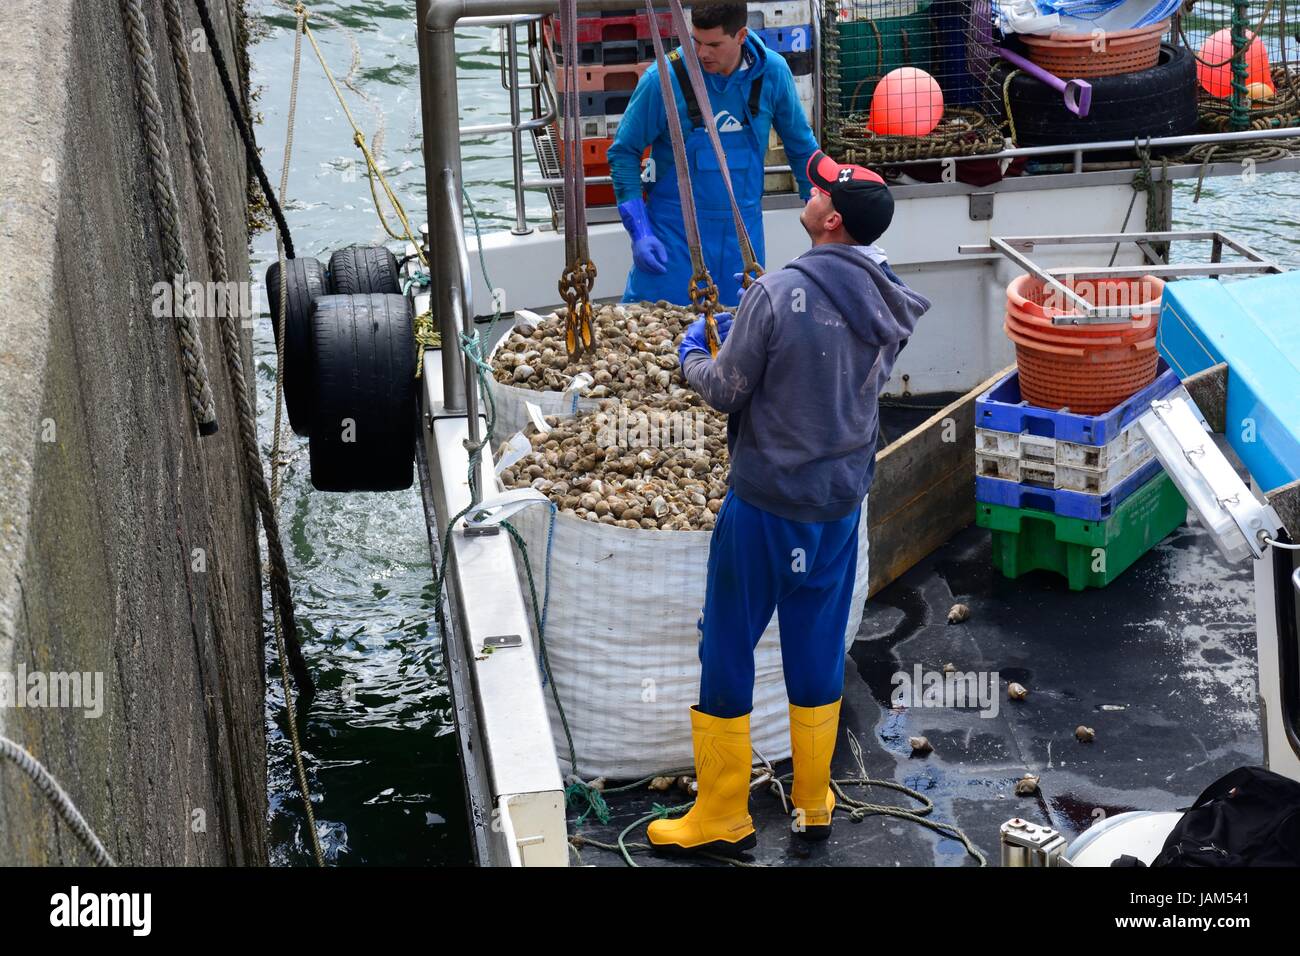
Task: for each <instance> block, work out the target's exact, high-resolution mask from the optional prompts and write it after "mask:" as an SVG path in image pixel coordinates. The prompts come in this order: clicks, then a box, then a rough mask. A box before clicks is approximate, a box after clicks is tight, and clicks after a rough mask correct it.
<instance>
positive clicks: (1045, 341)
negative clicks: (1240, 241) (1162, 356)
mask: <svg viewBox="0 0 1300 956" xmlns="http://www.w3.org/2000/svg"><path fill="white" fill-rule="evenodd" d="M1058 281H1060V282H1061V284H1062V285H1064V286H1065V287H1066V288H1068V289H1070V291H1071V292H1073V293H1074V294H1075V295H1077V296H1079V297H1080V298H1082V299H1084V300H1085V301H1086V302H1088V303H1089V304H1090V305H1093V306H1098V305H1100V306H1128V307H1136V309H1135V314H1136V317H1135V318H1134V319H1132V320H1127V321H1122V322H1108V323H1105V324H1100V325H1054V324H1053V323H1052V316H1053V315H1071V314H1074V315H1077V314H1079V312H1078V309H1077V308H1075V307H1074V305H1073V303H1071V302H1070V301H1069V300H1068V299H1066V298H1065V297H1064V296H1062V295H1061V294H1060V293H1059V292H1058V291H1057V290H1054V289H1052V288H1051V287H1049V286H1048V285H1047V284H1046V283H1045V282H1044V281H1043V280H1042V279H1040V278H1038V277H1036V276H1033V275H1023V276H1021V277H1020V278H1018V279H1016V280H1015V281H1014V282H1012V283H1011V284H1010V285H1009V286H1007V316H1006V324H1005V325H1004V326H1003V328H1004V329H1005V330H1006V333H1007V337H1008V338H1010V339H1011V341H1012V342H1014V343H1015V346H1016V367H1017V369H1018V371H1019V372H1020V395H1021V398H1023V399H1024V400H1025V401H1027V402H1029V403H1030V404H1031V405H1037V406H1039V407H1041V408H1051V409H1059V408H1068V409H1069V410H1070V411H1072V412H1074V413H1076V414H1079V415H1100V414H1103V413H1104V412H1108V411H1110V410H1111V409H1112V408H1114V407H1115V406H1116V405H1118V404H1119V403H1120V402H1122V401H1124V399H1126V398H1128V397H1129V396H1130V395H1132V394H1133V393H1134V392H1136V391H1138V390H1139V389H1141V388H1143V387H1145V386H1147V385H1150V384H1151V383H1152V382H1153V381H1155V377H1156V363H1157V361H1158V359H1159V355H1158V353H1157V352H1156V328H1157V326H1158V324H1159V321H1160V311H1159V310H1160V297H1161V295H1162V293H1163V291H1164V282H1162V281H1161V280H1160V279H1158V278H1156V277H1155V276H1150V275H1148V276H1143V277H1141V278H1140V279H1081V280H1070V279H1060V280H1058Z"/></svg>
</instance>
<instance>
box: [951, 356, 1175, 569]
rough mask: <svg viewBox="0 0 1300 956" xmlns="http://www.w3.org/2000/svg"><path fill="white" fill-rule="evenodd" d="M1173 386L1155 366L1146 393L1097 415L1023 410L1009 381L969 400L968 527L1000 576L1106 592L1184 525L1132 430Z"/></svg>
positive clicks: (1015, 381) (1012, 376)
mask: <svg viewBox="0 0 1300 956" xmlns="http://www.w3.org/2000/svg"><path fill="white" fill-rule="evenodd" d="M1178 387H1179V381H1178V376H1177V375H1176V374H1175V373H1174V372H1173V371H1172V370H1171V369H1170V368H1169V367H1168V366H1167V365H1166V364H1165V363H1164V362H1161V363H1160V366H1159V369H1158V371H1157V375H1156V380H1155V381H1154V382H1153V383H1152V384H1151V385H1148V386H1147V387H1146V388H1144V389H1142V390H1141V391H1139V392H1137V393H1136V394H1134V395H1132V396H1131V397H1129V398H1128V399H1126V400H1125V401H1123V402H1121V403H1120V404H1119V405H1117V406H1115V407H1114V408H1113V409H1111V410H1110V411H1108V412H1106V413H1105V414H1102V415H1076V414H1074V413H1072V412H1069V411H1068V410H1059V411H1052V410H1049V409H1046V408H1039V407H1037V406H1033V405H1030V404H1028V403H1027V402H1025V401H1023V400H1022V399H1021V396H1020V380H1019V374H1018V373H1017V372H1011V373H1009V374H1008V375H1006V376H1004V377H1003V378H1002V379H1000V380H999V381H998V382H997V384H996V385H994V386H993V387H992V388H991V389H989V390H988V391H987V392H985V393H984V394H983V395H981V396H980V397H979V398H978V399H977V400H976V402H975V426H976V427H975V469H976V477H975V498H976V509H975V518H976V523H977V524H979V525H980V526H981V527H985V528H988V529H990V531H991V532H992V536H993V564H994V566H995V567H996V568H997V569H998V570H999V571H1001V572H1002V574H1004V575H1005V576H1007V577H1009V578H1016V577H1019V576H1020V575H1021V574H1024V573H1025V572H1026V571H1033V570H1047V571H1054V572H1056V573H1058V574H1061V575H1063V576H1065V577H1066V578H1067V580H1068V581H1069V586H1070V588H1071V590H1075V591H1080V590H1083V589H1084V588H1087V587H1105V586H1106V585H1107V584H1109V583H1110V582H1111V581H1113V580H1114V579H1115V578H1116V577H1117V576H1118V575H1119V574H1121V573H1122V572H1123V571H1124V570H1125V569H1126V568H1128V567H1129V565H1131V564H1132V563H1133V562H1134V561H1136V560H1137V559H1138V558H1139V557H1141V556H1142V555H1143V554H1145V553H1146V552H1147V551H1148V550H1150V549H1151V548H1152V547H1153V546H1154V545H1155V544H1156V543H1157V542H1159V541H1160V540H1161V539H1163V538H1164V537H1165V536H1166V535H1168V534H1169V533H1170V532H1171V531H1173V530H1174V529H1175V528H1177V527H1178V526H1179V525H1180V524H1182V523H1183V521H1184V520H1185V519H1186V517H1187V505H1186V503H1185V502H1184V501H1183V498H1182V496H1181V495H1180V494H1179V493H1178V488H1177V487H1176V486H1175V485H1174V483H1173V481H1172V479H1170V478H1169V476H1168V475H1166V474H1165V473H1164V471H1163V469H1161V467H1160V462H1159V461H1158V460H1157V459H1156V457H1155V451H1154V449H1152V448H1151V446H1150V445H1149V444H1148V443H1147V442H1146V441H1145V440H1144V439H1143V438H1142V435H1141V433H1140V432H1139V431H1138V430H1137V427H1136V422H1137V419H1138V417H1139V416H1140V415H1141V414H1142V412H1144V411H1145V410H1146V409H1147V408H1148V407H1149V405H1150V403H1151V402H1152V401H1153V400H1155V399H1157V398H1162V397H1164V396H1165V395H1168V394H1169V393H1170V392H1172V391H1173V390H1175V389H1176V388H1178Z"/></svg>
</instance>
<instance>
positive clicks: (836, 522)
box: [649, 152, 930, 853]
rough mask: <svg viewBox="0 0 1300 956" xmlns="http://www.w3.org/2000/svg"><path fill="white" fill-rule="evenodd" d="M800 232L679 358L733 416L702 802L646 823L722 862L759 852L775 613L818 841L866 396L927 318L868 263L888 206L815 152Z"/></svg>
mask: <svg viewBox="0 0 1300 956" xmlns="http://www.w3.org/2000/svg"><path fill="white" fill-rule="evenodd" d="M807 172H808V175H809V176H810V178H811V181H812V184H813V196H812V198H811V199H810V200H809V201H808V204H807V205H806V206H805V207H804V211H803V214H802V215H801V216H800V222H801V223H802V224H803V227H804V229H805V230H806V231H807V232H808V235H809V237H810V238H811V239H812V249H811V250H809V251H808V252H806V253H804V254H803V255H801V256H799V257H798V258H797V259H795V260H794V261H792V262H791V263H790V264H789V265H788V266H786V267H785V268H784V269H781V270H779V271H775V272H768V273H767V274H766V275H764V276H763V277H762V278H760V279H759V280H758V281H757V282H756V283H755V284H754V285H752V286H750V288H749V289H748V290H746V292H745V297H744V299H743V300H742V301H741V304H740V309H739V311H738V312H737V314H736V316H735V319H734V321H733V320H731V319H730V318H729V317H727V316H726V315H725V314H724V315H723V316H722V317H721V318H720V321H719V333H720V334H722V335H723V336H724V339H723V345H722V348H721V349H720V350H719V351H718V355H717V358H716V359H714V358H710V357H709V351H708V347H707V346H706V345H705V338H704V334H705V333H704V320H703V319H702V318H701V319H700V320H699V321H697V322H696V323H694V324H693V325H692V326H691V327H690V328H689V329H688V330H687V333H686V335H685V337H684V338H683V340H682V344H681V347H680V351H679V357H680V359H681V366H682V374H683V375H684V376H685V378H686V380H687V382H688V383H689V384H690V385H691V387H692V388H694V389H695V390H696V391H697V392H698V393H699V394H700V396H701V397H702V398H703V399H704V400H705V401H706V402H708V403H709V404H710V405H711V406H713V407H714V408H716V409H718V410H719V411H721V412H726V413H727V414H728V416H729V417H728V420H727V450H728V452H729V453H730V456H731V474H730V477H729V485H730V487H729V488H728V491H727V496H726V498H725V499H724V500H723V503H722V509H721V511H720V512H719V513H718V520H717V524H716V525H715V526H714V529H713V537H712V538H711V540H710V543H709V562H708V581H707V583H706V585H705V597H704V615H703V618H702V623H701V625H700V627H701V632H702V637H701V641H700V663H701V665H702V673H701V678H700V702H699V704H698V706H696V707H692V708H691V729H692V740H693V743H694V748H695V768H696V774H697V776H698V780H699V796H698V798H697V799H696V801H695V805H694V806H693V807H692V808H691V810H690V812H688V813H687V814H686V815H685V816H682V817H679V818H676V819H671V820H656V821H655V822H653V823H651V824H650V828H649V837H650V842H651V844H652V845H653V846H655V847H656V848H659V849H665V850H701V849H709V850H711V851H714V852H723V853H734V852H737V851H739V850H743V849H748V848H749V847H752V846H753V845H754V844H755V842H756V836H755V833H754V823H753V820H752V819H751V817H750V815H749V779H750V766H751V764H752V762H753V760H752V756H751V753H750V737H749V730H750V728H749V717H750V712H751V711H752V710H753V692H754V647H755V646H756V645H757V643H758V640H759V638H760V636H761V635H762V633H763V631H764V629H765V628H766V627H767V625H768V622H769V621H770V620H771V619H772V614H773V612H774V611H775V612H776V614H777V619H778V622H779V624H780V628H781V660H782V664H783V667H784V671H785V686H786V693H787V696H788V698H789V702H790V738H791V749H792V751H793V755H794V786H793V788H792V790H791V798H792V801H793V803H794V807H795V811H794V814H795V821H794V824H793V829H794V831H795V833H796V834H798V835H800V836H803V837H805V838H807V839H823V838H825V837H826V836H828V835H829V833H830V827H831V814H832V811H833V810H834V808H835V797H834V795H833V794H832V793H831V790H830V764H831V754H832V752H833V751H834V749H835V739H836V735H837V734H836V732H837V728H838V724H839V711H840V698H841V695H842V693H843V686H844V643H845V630H846V628H847V626H848V619H849V612H850V610H851V607H850V605H851V603H852V597H853V586H854V581H855V578H856V574H857V558H858V522H859V520H860V517H861V509H862V505H863V501H864V499H865V498H866V495H867V490H868V489H869V488H870V486H871V479H872V475H873V474H874V472H875V456H876V440H877V430H878V404H877V403H878V399H879V397H880V393H881V391H882V390H883V389H884V387H885V383H886V382H887V381H888V380H889V374H890V371H891V370H892V369H893V366H894V362H895V360H896V359H897V357H898V353H899V352H900V351H901V350H902V348H903V346H904V345H905V344H906V342H907V340H908V338H909V336H911V334H912V331H913V329H914V328H915V326H916V322H917V319H919V318H920V317H921V315H922V314H923V313H924V312H925V311H926V310H927V309H929V307H930V303H929V301H928V300H927V299H925V298H924V297H923V296H921V295H919V294H917V293H915V292H913V291H912V290H911V289H909V288H907V286H906V285H904V284H903V283H902V281H901V280H899V279H898V278H897V277H895V276H893V274H892V273H890V272H889V271H887V269H886V268H884V267H882V265H881V264H880V263H879V262H877V261H876V258H878V257H873V256H870V255H865V254H864V249H863V248H862V247H866V246H869V245H870V244H871V243H873V242H875V241H876V239H877V238H878V237H879V236H880V235H881V234H882V233H883V232H884V231H885V229H886V228H887V227H888V226H889V223H890V220H891V219H892V217H893V213H894V201H893V198H892V197H891V196H890V194H889V190H888V188H887V187H886V186H885V184H884V182H883V181H882V180H881V179H880V177H879V176H877V175H876V174H875V173H873V172H871V171H870V170H867V169H865V168H863V167H861V166H841V165H839V164H838V163H836V162H834V161H833V160H832V159H831V158H830V157H828V156H826V155H825V154H824V153H821V152H818V153H816V154H815V155H814V156H813V157H812V159H811V160H810V161H809V163H808V170H807Z"/></svg>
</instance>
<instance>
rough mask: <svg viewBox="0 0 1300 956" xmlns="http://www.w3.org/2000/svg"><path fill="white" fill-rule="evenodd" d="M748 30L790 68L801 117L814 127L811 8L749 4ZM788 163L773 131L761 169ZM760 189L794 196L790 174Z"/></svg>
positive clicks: (772, 177)
mask: <svg viewBox="0 0 1300 956" xmlns="http://www.w3.org/2000/svg"><path fill="white" fill-rule="evenodd" d="M749 28H750V29H751V30H753V31H754V32H755V33H757V34H758V35H759V37H760V38H761V39H762V41H763V44H764V45H765V46H766V47H767V48H768V49H769V50H771V51H772V52H774V53H779V54H780V55H781V56H782V57H784V59H785V61H786V62H787V63H788V64H790V72H791V73H793V74H794V85H795V87H796V88H797V89H798V90H799V102H800V103H802V104H803V110H804V116H805V117H807V119H808V122H809V123H811V124H814V127H815V125H816V122H817V119H816V117H815V116H814V115H813V108H814V105H815V102H816V100H815V96H814V85H813V84H814V80H813V45H814V43H815V41H816V35H815V34H814V32H813V28H812V7H811V5H810V4H809V2H808V0H801V2H768V3H751V4H749ZM788 163H789V159H788V158H787V156H786V154H785V147H784V146H782V145H781V138H780V137H779V136H777V135H776V130H775V128H774V129H772V131H771V132H770V133H769V134H768V140H767V155H766V156H765V157H764V160H763V165H765V166H784V165H787V164H788ZM763 189H764V191H765V192H769V193H777V192H794V189H795V182H794V176H793V175H792V174H791V173H769V174H768V175H767V176H765V177H764V179H763Z"/></svg>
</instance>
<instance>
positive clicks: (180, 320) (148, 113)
mask: <svg viewBox="0 0 1300 956" xmlns="http://www.w3.org/2000/svg"><path fill="white" fill-rule="evenodd" d="M121 7H122V21H123V26H124V27H125V29H126V39H127V43H128V44H129V45H130V48H131V61H132V63H133V64H134V67H135V69H134V74H135V89H136V104H137V106H138V109H139V113H140V118H141V120H142V121H143V124H144V129H143V133H144V143H145V151H146V153H147V154H148V159H149V172H150V181H149V184H150V188H151V190H152V193H153V200H154V207H155V208H156V209H157V211H158V224H159V234H160V238H161V241H162V252H163V262H164V265H165V267H166V269H167V274H168V277H169V278H170V280H171V281H172V282H173V283H178V284H179V289H180V290H186V289H188V287H189V272H190V270H189V264H188V262H187V261H186V256H185V246H184V244H183V240H182V238H181V224H180V213H179V210H178V207H179V204H178V202H177V200H176V184H175V182H174V181H173V179H172V166H171V152H170V151H169V150H168V148H167V138H166V134H165V133H164V131H163V108H162V101H161V99H160V98H159V96H158V72H157V69H156V67H155V60H154V53H153V44H152V43H151V42H150V40H149V21H148V20H147V19H146V17H145V13H144V6H143V4H142V2H141V0H121ZM173 308H174V311H175V313H176V314H175V318H176V333H177V336H178V337H179V339H180V345H181V367H182V368H183V369H184V373H185V384H186V388H187V389H188V392H189V399H190V411H191V412H192V413H193V415H194V421H195V422H196V424H197V425H198V429H199V434H200V435H212V434H215V433H216V431H217V407H216V402H215V400H214V399H213V397H212V387H211V385H210V383H209V381H208V366H207V362H206V360H205V359H204V356H203V340H202V338H201V337H200V335H199V326H198V319H197V318H196V316H195V314H194V307H193V303H192V302H191V300H190V297H189V294H188V292H185V293H183V294H182V295H181V296H180V301H178V302H176V303H175V304H174V307H173Z"/></svg>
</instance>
